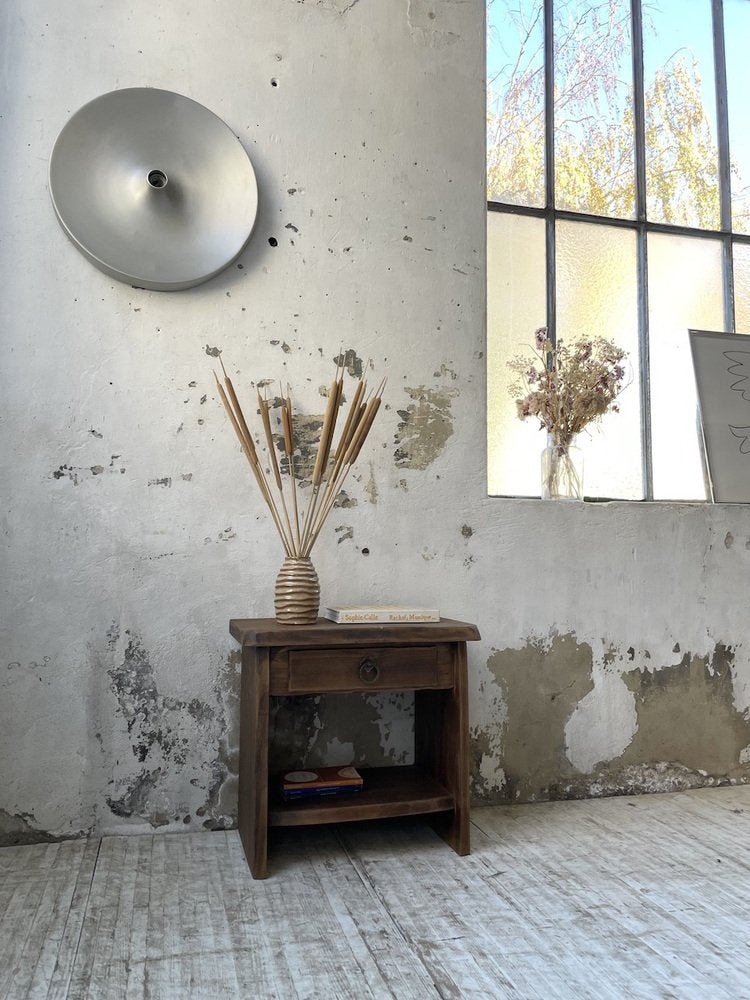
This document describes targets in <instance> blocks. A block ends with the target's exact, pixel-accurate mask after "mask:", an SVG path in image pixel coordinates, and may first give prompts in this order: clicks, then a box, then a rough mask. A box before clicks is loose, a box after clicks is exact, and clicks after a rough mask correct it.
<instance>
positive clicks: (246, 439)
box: [214, 366, 292, 555]
mask: <svg viewBox="0 0 750 1000" xmlns="http://www.w3.org/2000/svg"><path fill="white" fill-rule="evenodd" d="M222 367H223V366H222ZM214 378H215V379H216V386H217V388H218V390H219V395H220V396H221V401H222V403H223V404H224V409H225V410H226V411H227V414H228V416H229V419H230V421H231V423H232V426H233V427H234V430H235V433H236V435H237V437H238V439H239V442H240V444H241V445H242V450H243V451H244V453H245V457H246V458H247V460H248V462H249V463H250V468H251V469H252V471H253V475H254V476H255V480H256V482H257V484H258V488H259V490H260V492H261V496H262V497H263V499H264V500H265V501H266V505H267V506H268V509H269V511H270V512H271V516H272V518H273V520H274V523H275V525H276V530H277V531H278V532H279V537H280V538H281V544H282V545H283V546H284V551H285V552H286V554H287V555H291V554H292V547H291V544H290V539H288V538H287V536H286V533H285V531H284V527H283V525H282V523H281V518H280V517H279V512H278V510H277V508H276V504H275V503H274V499H273V496H272V494H271V490H270V488H269V486H268V483H267V482H266V477H265V475H264V474H263V469H262V468H261V465H260V462H259V461H258V454H257V452H256V450H255V443H254V441H253V438H252V435H251V434H250V431H249V430H248V428H247V422H246V420H245V417H244V414H243V413H242V407H241V406H240V404H239V401H238V400H237V394H236V393H235V391H234V386H233V385H232V380H231V379H230V378H229V376H227V377H226V378H225V380H224V381H225V382H226V384H227V392H228V393H229V397H231V398H232V399H233V400H234V401H235V404H236V406H237V412H236V413H235V411H234V409H233V407H232V404H231V403H230V401H229V398H228V397H227V392H225V391H224V388H223V387H222V385H221V382H219V379H218V377H217V375H216V372H214Z"/></svg>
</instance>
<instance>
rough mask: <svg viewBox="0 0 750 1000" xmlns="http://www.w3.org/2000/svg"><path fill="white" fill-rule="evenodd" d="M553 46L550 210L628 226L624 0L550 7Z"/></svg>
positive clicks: (628, 51)
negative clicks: (552, 191) (614, 220)
mask: <svg viewBox="0 0 750 1000" xmlns="http://www.w3.org/2000/svg"><path fill="white" fill-rule="evenodd" d="M604 6H606V11H604V10H603V7H604ZM554 47H555V110H554V115H555V205H556V207H557V208H561V209H568V210H570V211H573V212H587V213H589V214H591V215H605V216H616V217H619V218H625V219H632V218H634V216H635V152H634V148H635V147H634V139H633V115H632V106H633V86H632V77H633V69H632V58H633V56H632V43H631V25H630V0H610V2H609V3H608V4H606V5H602V4H592V3H591V2H590V0H565V2H563V0H561V2H558V3H556V4H555V5H554Z"/></svg>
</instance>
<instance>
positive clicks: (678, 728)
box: [471, 634, 750, 802]
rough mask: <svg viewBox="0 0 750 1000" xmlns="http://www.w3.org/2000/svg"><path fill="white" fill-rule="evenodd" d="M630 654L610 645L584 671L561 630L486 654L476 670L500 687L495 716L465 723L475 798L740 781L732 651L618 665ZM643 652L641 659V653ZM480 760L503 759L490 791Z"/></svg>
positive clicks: (741, 742)
mask: <svg viewBox="0 0 750 1000" xmlns="http://www.w3.org/2000/svg"><path fill="white" fill-rule="evenodd" d="M675 645H676V646H678V645H679V644H677V643H676V644H675ZM630 652H631V651H630V650H624V651H622V652H618V650H617V649H616V648H615V647H610V648H609V649H608V650H607V652H606V654H605V655H604V656H603V657H602V660H601V663H600V664H599V666H598V667H595V665H594V664H593V656H592V650H591V647H590V646H589V645H588V644H586V643H579V642H577V640H576V637H575V636H574V635H573V634H568V635H564V636H554V637H552V638H551V639H549V640H543V641H532V642H529V643H528V644H527V645H526V646H524V647H523V649H520V650H513V649H510V650H509V649H504V650H501V651H498V652H496V653H494V654H493V655H492V656H491V657H490V659H489V660H488V663H487V668H488V671H489V673H490V676H491V677H492V678H493V679H494V683H496V684H497V686H498V688H499V689H500V690H501V691H502V693H503V696H504V697H503V701H504V708H505V717H504V720H503V722H502V724H501V725H499V726H484V727H481V728H479V727H475V729H474V730H472V734H471V736H472V755H473V774H472V778H473V782H474V789H475V793H476V794H477V795H478V796H479V797H480V799H481V800H482V801H485V802H486V801H534V800H535V799H557V798H586V797H596V796H601V795H623V794H628V795H630V794H636V793H640V792H666V791H677V790H681V789H686V788H698V787H704V786H712V785H721V784H729V783H732V784H736V783H742V784H744V783H750V717H748V718H746V716H745V713H743V712H741V711H739V710H738V709H737V708H736V706H735V703H734V691H733V676H732V674H733V670H732V668H733V662H734V651H733V650H732V649H731V648H730V647H727V646H724V645H722V644H721V643H719V644H717V646H716V647H715V649H714V651H713V653H712V654H711V655H709V656H693V655H691V654H690V653H685V654H684V656H682V658H681V660H680V662H679V663H677V664H673V665H669V666H664V667H661V668H657V669H653V670H651V669H647V668H646V669H641V668H640V667H632V668H630V669H626V670H623V669H622V666H623V665H624V664H625V663H627V662H632V660H633V659H634V655H630ZM633 653H634V650H633ZM642 657H643V661H644V662H646V661H647V657H646V652H645V651H643V653H642ZM602 665H603V667H602ZM602 669H603V671H604V672H603V673H602ZM602 678H604V680H602ZM602 683H604V684H605V686H606V685H609V688H608V689H607V690H605V689H602V688H601V687H600V685H601V684H602ZM608 711H609V712H611V714H612V718H611V719H608V718H607V712H608ZM597 716H602V718H597ZM610 724H611V725H612V726H613V727H614V730H615V732H614V735H612V734H610V736H611V739H610V738H609V737H607V736H606V733H607V731H608V727H609V725H610ZM602 734H604V735H602ZM587 735H588V742H587V739H586V737H587ZM592 740H593V742H592ZM608 740H609V743H608ZM623 743H624V744H626V745H625V746H624V749H621V747H622V744H623ZM597 751H598V752H597ZM600 754H602V755H603V759H601V758H600V757H599V755H600ZM607 755H608V756H607ZM598 758H599V759H598ZM488 760H490V761H494V760H496V761H498V762H499V764H500V765H501V766H502V770H503V771H504V775H503V777H504V785H503V787H502V788H501V789H496V790H494V791H493V789H492V787H489V786H488V784H487V782H486V781H485V780H484V775H485V774H486V773H487V769H488V764H487V761H488ZM498 770H499V769H498Z"/></svg>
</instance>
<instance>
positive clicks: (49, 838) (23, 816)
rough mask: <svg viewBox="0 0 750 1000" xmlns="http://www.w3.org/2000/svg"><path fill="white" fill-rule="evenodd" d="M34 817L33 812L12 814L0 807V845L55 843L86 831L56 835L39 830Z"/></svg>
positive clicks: (82, 834)
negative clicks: (62, 835)
mask: <svg viewBox="0 0 750 1000" xmlns="http://www.w3.org/2000/svg"><path fill="white" fill-rule="evenodd" d="M35 824H36V819H35V817H34V815H33V813H27V812H21V813H18V814H17V815H15V816H14V815H12V814H11V813H9V812H6V811H5V810H4V809H0V847H20V846H22V845H24V844H55V843H57V842H58V841H61V840H70V838H71V837H76V836H78V837H83V836H85V835H86V831H81V832H80V833H77V834H66V835H65V836H64V837H57V836H55V835H53V834H51V833H47V831H46V830H40V829H38V827H37V826H36V825H35Z"/></svg>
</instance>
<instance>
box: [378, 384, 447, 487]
mask: <svg viewBox="0 0 750 1000" xmlns="http://www.w3.org/2000/svg"><path fill="white" fill-rule="evenodd" d="M404 392H406V393H407V395H408V396H409V397H410V398H411V399H412V400H413V402H412V403H410V404H409V405H408V406H407V407H406V409H405V410H398V415H399V417H400V418H401V422H400V423H399V425H398V427H397V428H396V434H395V436H394V441H395V443H396V445H397V446H398V447H397V448H396V450H395V451H394V453H393V455H394V458H395V462H396V466H397V467H398V468H403V469H421V470H424V469H426V468H427V467H428V466H429V465H430V464H431V463H432V462H434V461H435V459H436V458H437V457H438V456H439V455H440V454H441V453H442V451H443V450H444V448H445V445H446V443H447V441H448V438H449V437H450V436H451V435H452V434H453V414H452V413H451V399H453V398H454V397H455V396H457V395H458V392H457V390H456V389H444V388H441V389H426V388H425V387H424V386H419V387H418V388H416V389H411V388H408V387H406V386H405V387H404Z"/></svg>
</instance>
